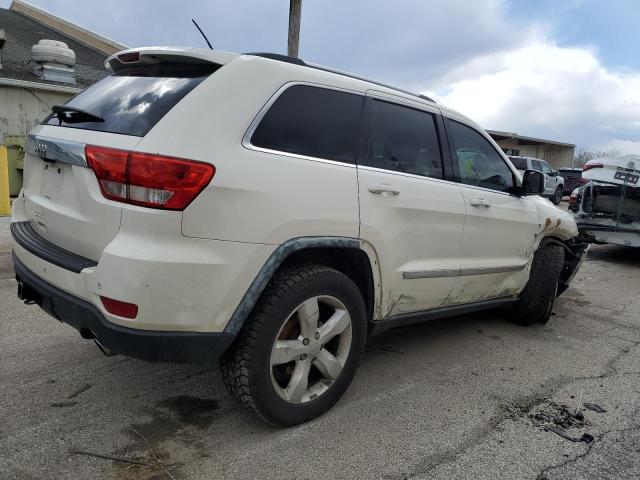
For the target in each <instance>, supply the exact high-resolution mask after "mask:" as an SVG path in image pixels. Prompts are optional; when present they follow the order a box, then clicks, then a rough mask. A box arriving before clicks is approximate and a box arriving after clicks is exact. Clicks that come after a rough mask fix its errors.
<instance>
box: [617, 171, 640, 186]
mask: <svg viewBox="0 0 640 480" xmlns="http://www.w3.org/2000/svg"><path fill="white" fill-rule="evenodd" d="M613 178H615V179H616V180H622V181H623V182H626V183H631V184H633V185H635V184H637V183H638V179H640V175H636V174H635V173H629V172H616V173H615V175H614V176H613Z"/></svg>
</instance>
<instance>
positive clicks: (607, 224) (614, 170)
mask: <svg viewBox="0 0 640 480" xmlns="http://www.w3.org/2000/svg"><path fill="white" fill-rule="evenodd" d="M583 178H584V180H586V181H587V182H588V183H587V184H585V185H582V186H581V187H578V188H577V189H576V190H574V192H573V193H572V194H571V198H570V200H569V210H570V211H571V212H573V214H574V217H575V219H576V223H577V224H578V230H579V231H580V236H581V237H582V238H583V239H584V240H586V241H588V242H592V243H612V244H616V245H626V246H631V247H640V155H627V156H623V157H611V158H599V159H597V160H591V161H589V162H587V163H586V165H585V166H584V171H583Z"/></svg>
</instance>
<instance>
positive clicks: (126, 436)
mask: <svg viewBox="0 0 640 480" xmlns="http://www.w3.org/2000/svg"><path fill="white" fill-rule="evenodd" d="M0 222H2V223H1V225H0V227H1V228H0V322H1V324H2V327H3V334H2V336H0V386H1V388H0V478H1V479H50V478H65V479H66V478H68V479H87V478H107V479H152V478H153V479H162V478H166V479H171V478H175V479H200V478H207V479H216V478H231V479H241V478H247V479H248V478H290V479H299V478H314V479H316V478H317V479H322V478H326V479H336V478H383V479H405V478H411V479H426V478H429V479H451V478H456V479H479V478H486V479H496V478H509V479H520V478H522V479H540V480H542V479H548V480H551V479H567V478H570V479H573V478H579V479H603V478H610V479H624V478H629V479H630V478H639V477H640V416H639V413H640V411H639V410H640V395H639V393H640V299H639V298H638V297H639V293H640V250H629V249H623V248H618V247H610V246H604V247H595V248H594V249H593V251H592V253H591V254H590V256H589V258H588V261H587V262H586V264H585V265H584V267H583V269H582V270H581V272H580V273H579V275H578V276H577V278H576V280H575V282H574V284H573V287H572V288H571V289H570V290H569V291H567V292H566V293H565V294H564V295H563V296H562V297H561V298H560V299H559V301H558V304H557V306H556V309H555V315H554V316H553V317H552V319H551V321H550V322H549V323H548V324H547V325H540V326H535V327H529V328H523V327H519V326H517V325H514V324H512V323H509V321H508V319H507V318H506V316H505V315H504V314H500V313H496V312H489V313H485V314H482V315H467V316H462V317H457V318H451V319H447V320H442V321H435V322H431V323H428V324H423V325H418V326H413V327H408V328H403V329H398V330H394V331H391V332H388V333H387V334H385V335H384V336H382V337H380V338H377V339H375V341H373V342H372V343H371V344H370V345H369V347H368V349H367V352H366V354H365V357H364V359H363V361H362V365H361V368H360V371H359V372H358V375H357V376H356V379H355V381H354V383H353V385H352V386H351V388H350V389H349V391H348V392H347V394H346V395H345V397H344V398H343V399H342V400H341V401H340V403H339V404H338V405H337V406H336V407H335V408H333V409H332V410H331V411H330V412H329V413H327V414H326V415H324V416H323V417H321V418H319V419H317V420H315V421H312V422H309V423H308V424H305V425H302V426H299V427H295V428H291V429H286V430H277V429H274V428H271V427H268V426H266V425H264V424H263V423H262V422H260V421H259V420H258V419H257V418H256V417H255V416H253V415H252V414H251V412H249V411H246V410H244V409H242V408H240V407H238V406H237V405H236V404H235V403H234V402H233V400H232V399H231V398H230V397H229V396H228V395H227V393H226V392H225V390H224V387H223V386H222V382H221V379H220V376H219V374H218V372H217V370H216V369H215V368H202V367H193V366H176V365H164V364H159V365H151V364H146V363H144V362H139V361H136V360H131V359H126V358H122V357H112V358H105V357H103V356H102V354H101V353H100V352H99V351H98V349H97V348H96V347H95V346H94V345H93V344H92V343H90V342H88V341H83V340H82V339H81V338H80V337H79V335H78V334H77V333H76V332H75V331H74V330H72V329H71V328H69V327H67V326H65V325H63V324H60V323H58V322H56V321H55V320H53V319H51V318H49V317H47V316H46V315H45V314H44V313H42V312H41V311H40V310H39V309H38V308H37V307H35V306H26V305H23V304H22V303H21V302H19V301H18V300H17V299H16V298H15V289H16V284H15V281H14V280H13V278H12V273H11V270H10V268H11V265H10V260H9V255H8V252H9V250H8V247H7V244H6V240H7V235H6V225H7V222H6V221H4V220H3V219H0ZM87 384H89V385H90V388H88V389H87V390H85V391H83V392H82V393H79V394H78V395H77V396H75V397H73V398H68V397H69V395H70V394H72V393H74V392H76V391H78V390H79V389H81V388H82V387H85V386H86V385H87ZM73 402H75V403H73ZM585 402H591V403H595V404H598V405H600V406H602V407H603V408H604V409H606V412H604V413H596V412H594V411H591V410H586V409H582V412H583V414H584V421H583V422H570V423H565V425H566V427H565V430H566V432H567V433H568V434H570V435H571V436H573V437H576V438H579V437H581V436H582V435H583V434H584V433H587V434H590V435H592V436H593V437H594V439H595V440H594V441H593V442H591V443H585V442H571V441H569V440H566V439H564V438H562V437H561V436H559V435H557V434H556V433H554V432H553V431H550V430H545V429H544V428H543V424H544V423H545V422H544V421H542V424H541V421H540V419H541V418H542V419H545V418H550V419H551V420H549V422H551V421H553V418H556V420H557V421H558V422H560V423H561V422H562V421H563V420H562V419H560V418H559V416H560V415H561V413H562V412H566V411H569V412H571V411H575V409H576V406H578V405H579V404H582V403H585ZM54 403H58V404H60V403H61V404H63V405H67V406H61V407H54V406H52V404H54ZM565 420H566V419H565ZM573 423H575V425H574V424H573ZM76 451H82V452H84V453H73V452H76ZM89 454H96V455H100V456H102V457H96V456H90V455H89ZM103 457H111V458H103ZM114 459H117V460H114ZM131 459H133V461H135V462H138V463H130V460H131ZM125 460H129V461H125Z"/></svg>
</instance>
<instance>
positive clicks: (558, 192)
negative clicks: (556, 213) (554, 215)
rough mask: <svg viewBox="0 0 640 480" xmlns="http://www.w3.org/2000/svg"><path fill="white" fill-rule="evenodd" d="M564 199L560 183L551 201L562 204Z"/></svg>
mask: <svg viewBox="0 0 640 480" xmlns="http://www.w3.org/2000/svg"><path fill="white" fill-rule="evenodd" d="M561 201H562V185H558V187H557V188H556V191H555V192H554V193H553V197H551V203H553V204H554V205H560V202H561Z"/></svg>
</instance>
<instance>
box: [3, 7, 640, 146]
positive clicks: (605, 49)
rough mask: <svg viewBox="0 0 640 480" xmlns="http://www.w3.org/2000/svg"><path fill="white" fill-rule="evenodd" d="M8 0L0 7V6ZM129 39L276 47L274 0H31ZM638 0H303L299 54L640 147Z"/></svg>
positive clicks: (508, 125)
mask: <svg viewBox="0 0 640 480" xmlns="http://www.w3.org/2000/svg"><path fill="white" fill-rule="evenodd" d="M9 3H10V2H9V1H8V0H0V5H1V6H3V7H8V5H9ZM31 3H33V4H34V5H37V6H39V7H41V8H44V9H45V10H48V11H50V12H52V13H54V14H56V15H59V16H61V17H63V18H65V19H67V20H69V21H71V22H74V23H77V24H79V25H82V26H84V27H86V28H89V29H91V30H93V31H95V32H98V33H101V34H103V35H105V36H108V37H110V38H112V39H114V40H116V41H118V42H120V43H123V44H126V45H129V46H141V45H183V46H203V45H204V42H203V40H202V38H201V37H200V36H199V34H198V33H197V31H196V30H195V29H194V28H193V26H192V25H191V23H190V19H191V18H192V17H193V18H195V19H196V20H197V21H198V22H199V23H200V25H201V26H202V28H203V29H204V30H205V32H206V33H207V35H208V36H209V39H210V40H211V41H212V43H213V45H214V48H217V49H221V50H228V51H234V52H250V51H272V52H281V53H284V52H285V51H286V38H287V17H288V5H289V2H288V1H287V0H206V1H204V0H180V1H170V0H84V1H82V2H80V1H75V0H31ZM638 47H640V0H443V1H436V0H378V1H372V0H304V1H303V13H302V27H301V38H300V56H301V57H302V58H303V59H305V60H309V61H312V62H315V63H321V64H324V65H328V66H332V67H336V68H340V69H344V70H347V71H350V72H354V73H358V74H360V75H365V76H370V77H372V78H375V79H377V80H381V81H384V82H387V83H392V84H395V85H398V86H400V87H403V88H408V89H411V90H414V91H420V92H425V93H428V94H430V95H433V96H435V97H436V99H437V100H438V101H439V102H440V103H442V104H444V105H447V106H449V107H452V108H455V109H456V110H459V111H460V112H462V113H464V114H466V115H468V116H470V117H471V118H473V119H474V120H476V121H477V122H478V123H480V124H481V125H482V126H484V127H485V128H487V129H496V130H506V131H510V132H517V133H520V134H522V135H528V136H538V137H545V138H550V139H555V140H559V141H566V142H571V143H576V144H578V145H579V146H581V147H587V148H591V149H609V148H618V149H621V150H623V151H624V152H628V153H640V55H639V54H638Z"/></svg>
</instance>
